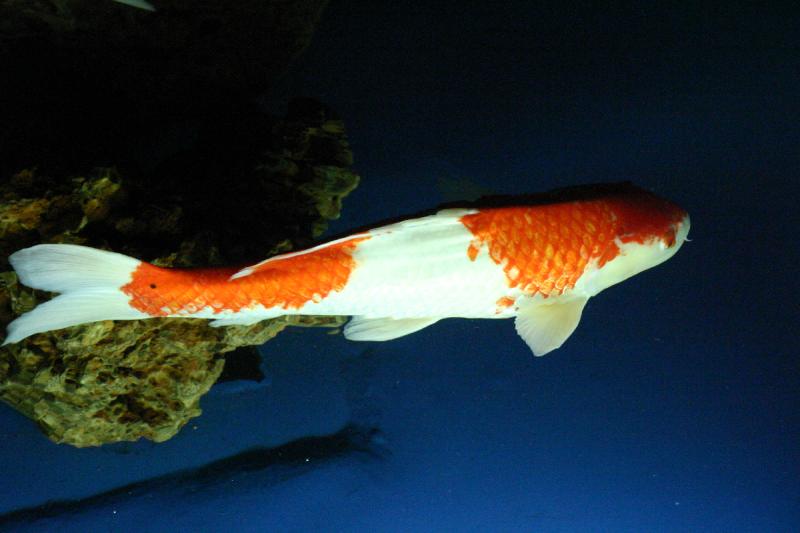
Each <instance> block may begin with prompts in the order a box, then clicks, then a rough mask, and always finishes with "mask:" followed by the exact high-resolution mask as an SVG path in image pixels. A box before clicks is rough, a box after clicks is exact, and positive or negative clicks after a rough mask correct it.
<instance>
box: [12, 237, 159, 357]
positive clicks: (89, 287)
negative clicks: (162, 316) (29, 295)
mask: <svg viewBox="0 0 800 533" xmlns="http://www.w3.org/2000/svg"><path fill="white" fill-rule="evenodd" d="M8 260H9V262H10V263H11V266H12V267H14V270H15V271H16V272H17V276H18V277H19V280H20V282H21V283H23V284H24V285H27V286H28V287H32V288H34V289H41V290H44V291H51V292H59V293H62V294H60V295H59V296H56V297H55V298H53V299H52V300H50V301H47V302H45V303H43V304H41V305H39V306H37V307H36V308H34V309H33V310H32V311H29V312H27V313H25V314H23V315H22V316H20V317H19V318H17V319H16V320H14V321H13V322H11V323H10V324H9V325H8V335H7V336H6V338H5V341H4V342H3V344H4V345H5V344H11V343H14V342H19V341H21V340H22V339H24V338H26V337H29V336H30V335H33V334H35V333H42V332H45V331H51V330H54V329H61V328H65V327H69V326H75V325H78V324H85V323H88V322H97V321H99V320H135V319H139V318H148V315H146V314H144V313H142V312H140V311H138V310H136V309H134V308H132V307H131V306H130V305H129V304H128V301H129V298H128V296H127V295H125V294H124V293H123V292H122V291H121V290H120V288H121V287H122V286H123V285H125V284H126V283H128V282H129V281H130V279H131V274H132V273H133V271H134V270H136V268H137V267H138V266H139V264H140V263H141V262H140V261H138V260H136V259H133V258H132V257H128V256H125V255H122V254H118V253H114V252H106V251H104V250H96V249H94V248H87V247H85V246H76V245H72V244H40V245H37V246H33V247H31V248H25V249H24V250H20V251H18V252H15V253H14V254H12V255H11V256H10V257H9V258H8Z"/></svg>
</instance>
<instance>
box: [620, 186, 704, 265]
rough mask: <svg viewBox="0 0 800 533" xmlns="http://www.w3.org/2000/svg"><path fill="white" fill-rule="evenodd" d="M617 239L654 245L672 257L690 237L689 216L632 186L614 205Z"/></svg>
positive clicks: (675, 206) (676, 207) (663, 200)
mask: <svg viewBox="0 0 800 533" xmlns="http://www.w3.org/2000/svg"><path fill="white" fill-rule="evenodd" d="M612 204H613V213H614V216H616V217H617V221H616V226H617V238H618V239H619V240H620V241H621V242H622V243H623V244H624V243H631V242H635V243H638V244H641V245H651V246H652V245H655V246H657V247H659V248H660V249H662V250H670V251H671V253H670V256H671V255H672V254H673V253H675V252H676V251H677V250H678V248H680V246H681V245H682V244H683V242H684V241H685V240H686V236H687V235H688V234H689V226H690V221H689V214H688V213H687V212H686V211H684V210H683V209H681V208H680V207H678V206H677V205H676V204H674V203H672V202H670V201H669V200H665V199H663V198H660V197H658V196H656V195H655V194H653V193H651V192H649V191H646V190H644V189H639V188H638V187H634V186H631V187H630V189H629V190H627V191H625V192H624V193H622V194H620V195H619V197H618V198H615V199H614V200H613V201H612Z"/></svg>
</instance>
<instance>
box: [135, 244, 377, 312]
mask: <svg viewBox="0 0 800 533" xmlns="http://www.w3.org/2000/svg"><path fill="white" fill-rule="evenodd" d="M367 238H368V237H363V238H358V239H352V240H350V241H346V242H341V243H336V244H334V245H331V246H328V247H325V248H321V249H319V250H315V251H314V252H310V253H307V254H301V255H295V256H291V257H287V258H284V259H277V260H275V261H270V262H267V263H264V264H262V265H259V266H258V267H257V268H255V269H254V272H253V273H252V274H250V275H248V276H244V277H241V278H237V279H234V280H231V279H230V278H231V276H232V275H233V274H235V273H236V272H238V271H239V269H238V268H213V269H172V268H161V267H156V266H153V265H150V264H148V263H144V262H143V263H141V264H140V265H139V267H138V268H137V269H136V270H135V271H134V272H133V275H132V279H131V281H130V282H129V283H128V284H126V285H125V286H123V287H122V292H124V293H125V294H127V295H128V296H130V298H131V300H130V305H131V306H132V307H134V308H135V309H138V310H139V311H142V312H144V313H147V314H149V315H151V316H169V315H175V314H188V315H191V314H193V313H195V312H197V311H200V310H201V309H203V308H205V307H211V308H212V309H213V312H214V314H218V313H221V312H223V311H233V312H238V311H242V310H245V309H248V308H252V307H254V306H257V305H259V304H260V305H263V306H264V307H265V308H268V309H269V308H274V307H280V308H283V309H299V308H301V307H302V306H303V305H305V304H307V303H309V302H312V301H320V300H322V299H324V298H325V297H326V296H328V295H329V294H330V293H331V292H333V291H341V290H342V289H343V288H344V287H345V285H346V284H347V280H348V279H349V278H350V274H351V273H352V272H353V270H354V269H355V267H356V262H355V259H353V251H354V250H355V248H356V246H357V245H358V243H359V242H361V241H363V240H365V239H367Z"/></svg>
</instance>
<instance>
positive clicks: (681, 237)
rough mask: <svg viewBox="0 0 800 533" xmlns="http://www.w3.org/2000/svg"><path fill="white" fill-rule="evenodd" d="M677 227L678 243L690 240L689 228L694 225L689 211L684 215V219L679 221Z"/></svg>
mask: <svg viewBox="0 0 800 533" xmlns="http://www.w3.org/2000/svg"><path fill="white" fill-rule="evenodd" d="M675 226H676V228H675V241H676V242H677V243H678V244H683V243H684V242H686V241H688V240H689V238H688V237H689V229H690V228H691V227H692V222H691V220H690V218H689V214H688V213H687V214H686V215H684V217H683V220H681V221H680V222H678V223H677V224H676V225H675Z"/></svg>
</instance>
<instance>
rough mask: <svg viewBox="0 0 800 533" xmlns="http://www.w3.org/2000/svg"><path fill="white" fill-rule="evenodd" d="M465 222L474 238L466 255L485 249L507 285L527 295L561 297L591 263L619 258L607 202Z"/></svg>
mask: <svg viewBox="0 0 800 533" xmlns="http://www.w3.org/2000/svg"><path fill="white" fill-rule="evenodd" d="M461 223H462V224H464V226H465V227H466V228H467V229H468V230H469V231H470V232H471V233H472V235H473V236H474V238H473V240H472V241H471V242H470V245H469V247H468V249H467V256H468V257H469V258H470V259H471V260H472V261H474V260H475V259H476V258H477V257H478V254H479V253H480V251H481V250H482V249H483V247H486V248H487V249H488V253H489V257H491V259H492V261H494V262H495V263H496V264H498V265H502V266H503V270H504V272H505V274H506V279H507V281H508V286H509V287H520V288H521V289H523V290H524V291H525V292H527V293H528V294H536V293H539V294H542V295H544V296H550V295H553V294H562V293H564V292H565V291H567V290H569V289H571V288H573V287H574V286H575V283H576V282H577V281H578V278H580V276H581V275H582V274H583V271H584V269H585V268H586V265H587V264H588V263H589V262H590V261H592V260H594V259H597V260H598V261H599V264H600V266H602V265H603V264H605V263H606V262H607V261H610V260H611V259H613V258H614V257H616V256H617V255H618V254H619V249H618V248H617V246H616V245H615V244H614V241H613V235H614V234H615V224H614V217H613V216H612V211H611V207H610V206H609V205H608V204H606V203H605V202H602V201H598V202H572V203H563V204H553V205H541V206H530V207H507V208H498V209H486V210H482V211H480V212H478V213H473V214H470V215H465V216H463V217H462V218H461ZM498 303H499V302H498Z"/></svg>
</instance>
